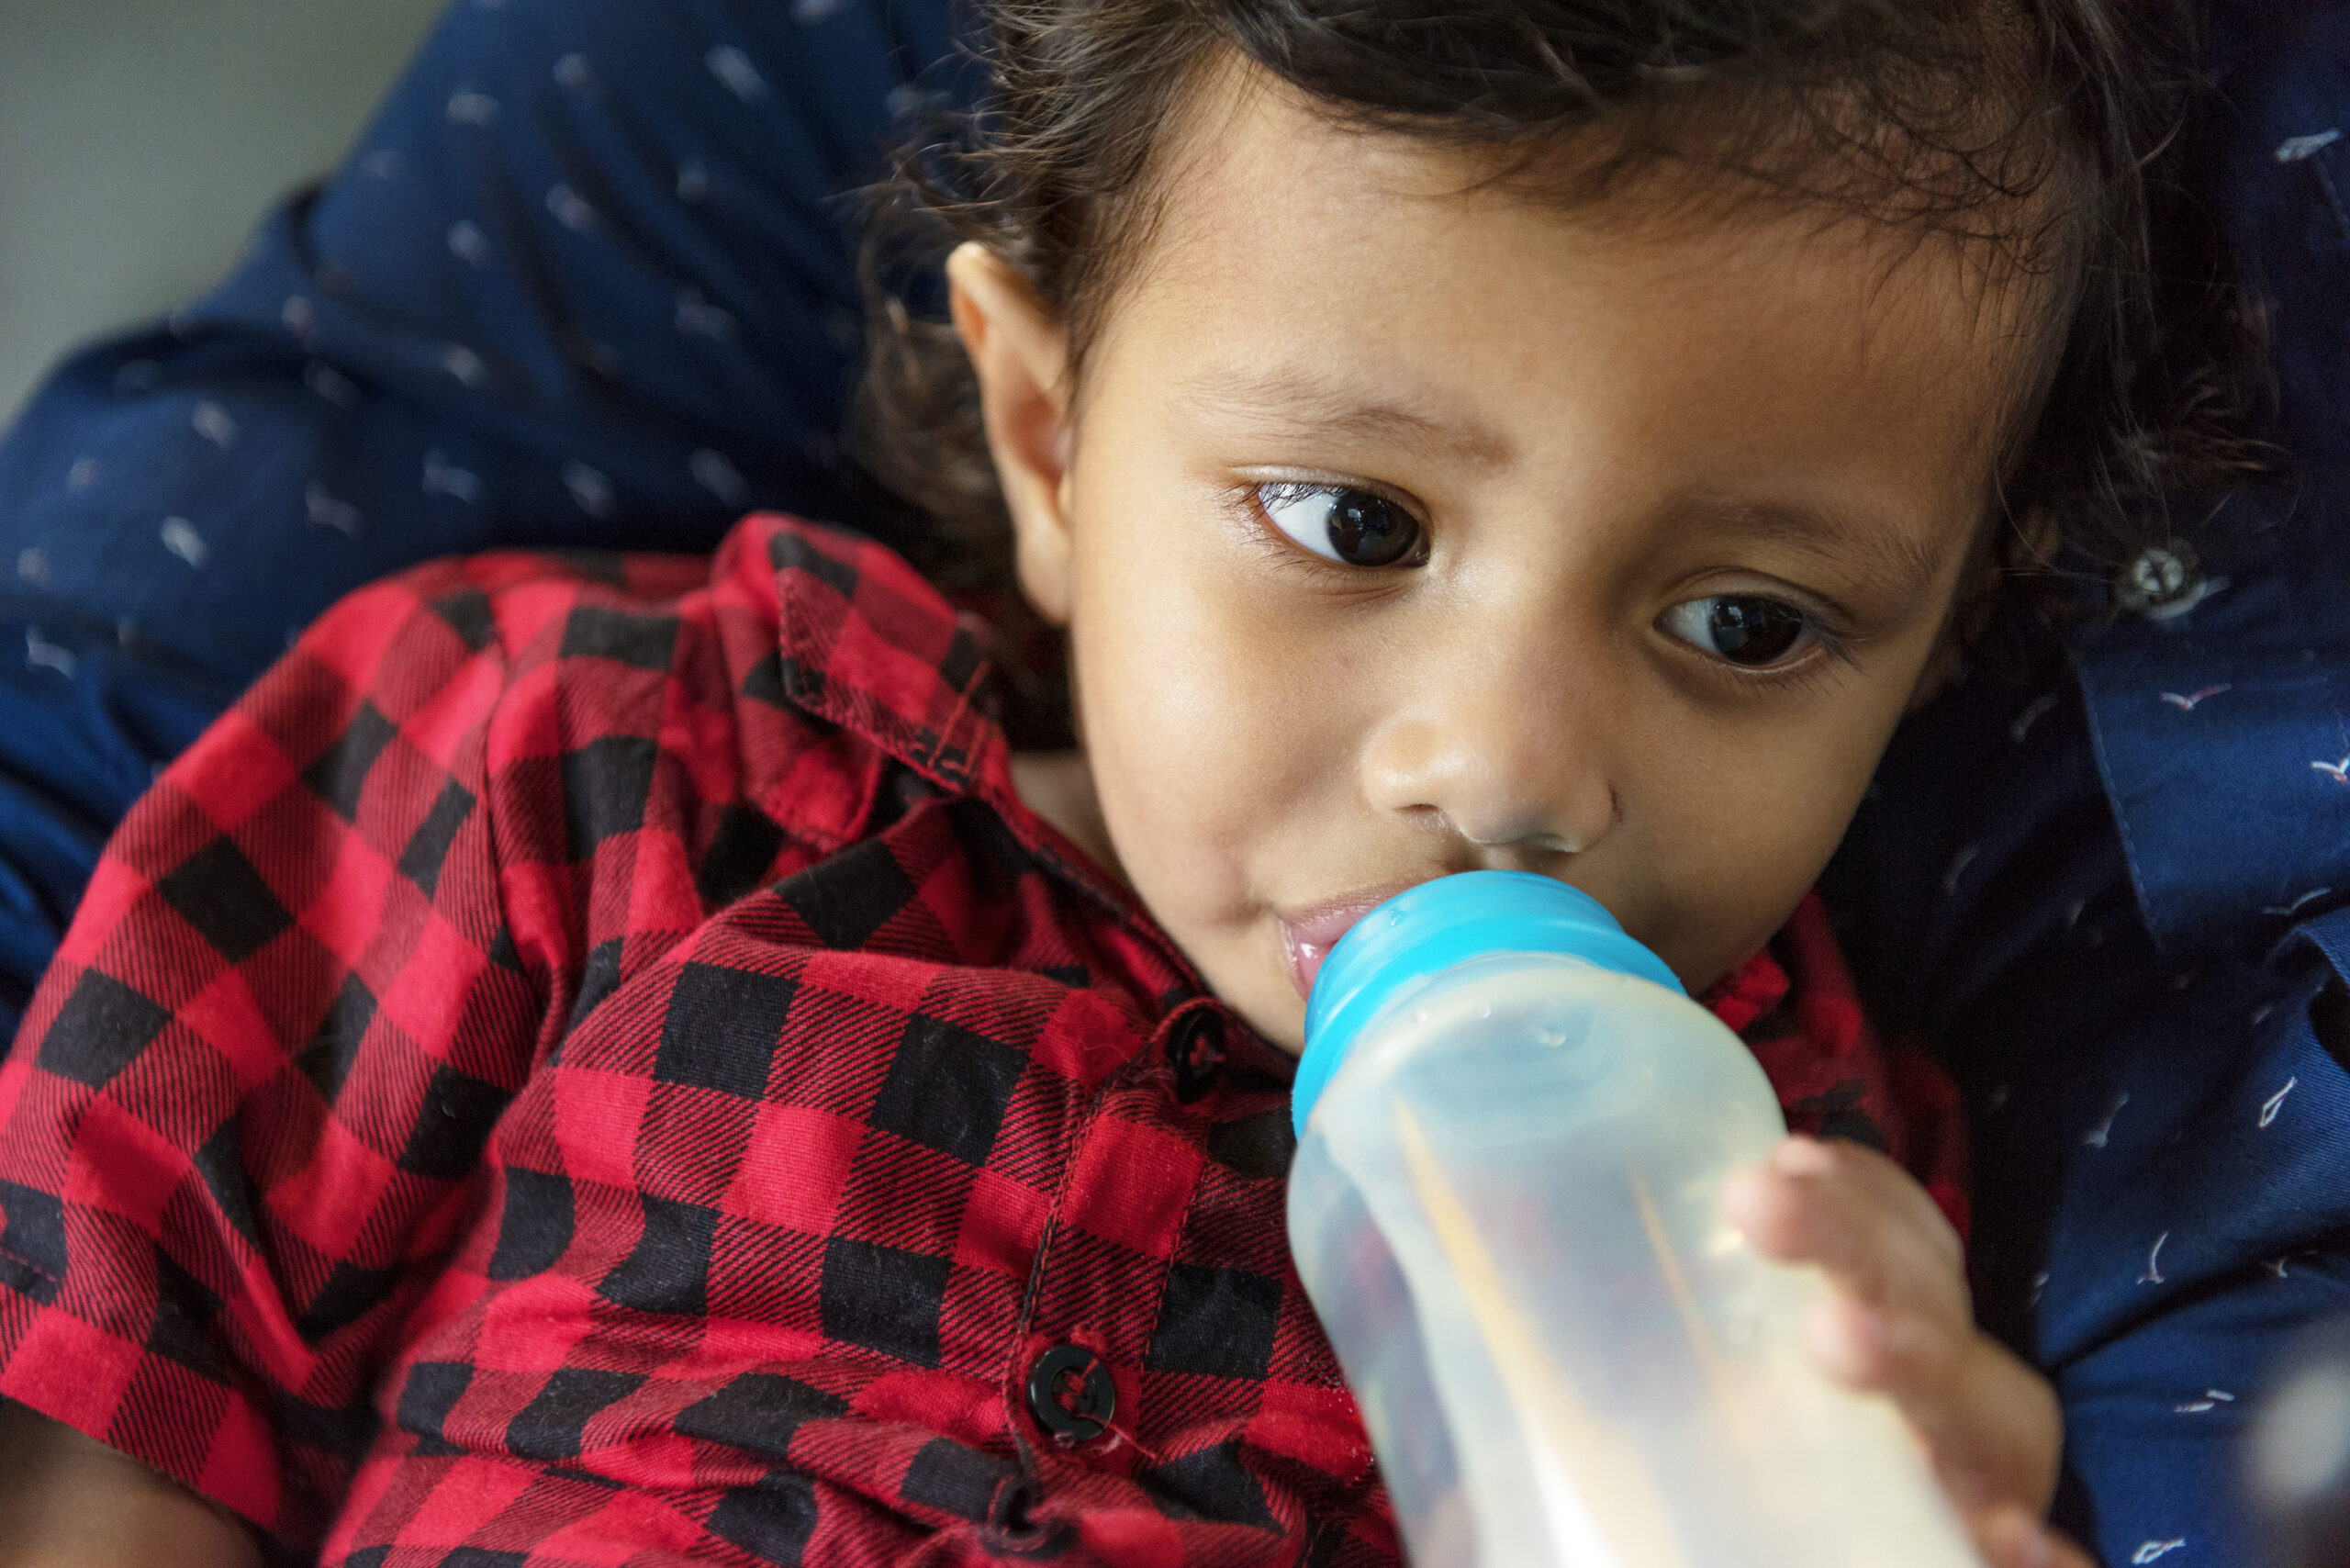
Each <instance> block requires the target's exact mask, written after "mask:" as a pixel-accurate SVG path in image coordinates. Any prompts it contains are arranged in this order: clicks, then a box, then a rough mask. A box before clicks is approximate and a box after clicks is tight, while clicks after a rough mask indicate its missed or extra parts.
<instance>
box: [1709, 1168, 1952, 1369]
mask: <svg viewBox="0 0 2350 1568" xmlns="http://www.w3.org/2000/svg"><path fill="white" fill-rule="evenodd" d="M1722 1211H1723V1214H1724V1216H1725V1217H1726V1218H1728V1219H1729V1222H1730V1223H1731V1224H1733V1225H1735V1226H1738V1227H1739V1229H1740V1231H1741V1232H1742V1233H1743V1234H1744V1235H1745V1236H1746V1238H1748V1240H1750V1241H1751V1242H1752V1243H1753V1245H1754V1247H1755V1249H1757V1250H1758V1251H1760V1252H1762V1254H1763V1256H1765V1257H1768V1258H1775V1259H1777V1260H1780V1261H1782V1262H1790V1263H1810V1264H1813V1265H1816V1266H1817V1267H1818V1268H1819V1269H1820V1270H1821V1271H1823V1272H1824V1273H1826V1274H1827V1276H1828V1277H1829V1280H1830V1282H1831V1283H1833V1284H1834V1285H1835V1286H1836V1287H1837V1288H1838V1289H1839V1290H1840V1291H1841V1292H1843V1293H1844V1294H1847V1295H1850V1296H1852V1298H1853V1299H1855V1300H1856V1301H1858V1302H1860V1303H1862V1304H1863V1305H1867V1306H1870V1307H1873V1308H1874V1309H1876V1310H1878V1311H1880V1312H1885V1313H1894V1314H1914V1313H1927V1314H1931V1315H1933V1316H1940V1317H1942V1318H1944V1319H1947V1320H1950V1321H1952V1322H1953V1324H1959V1325H1964V1324H1969V1323H1971V1322H1972V1308H1971V1306H1970V1305H1969V1303H1968V1301H1967V1297H1966V1288H1965V1282H1964V1273H1963V1271H1962V1265H1961V1255H1960V1247H1959V1241H1958V1238H1957V1236H1956V1235H1955V1233H1953V1231H1952V1230H1951V1227H1950V1225H1949V1222H1948V1221H1946V1220H1944V1219H1943V1218H1942V1212H1941V1211H1940V1210H1939V1209H1937V1208H1936V1207H1935V1206H1934V1203H1933V1200H1932V1199H1931V1198H1930V1197H1929V1196H1927V1195H1926V1193H1925V1191H1924V1189H1923V1188H1921V1187H1919V1185H1918V1184H1917V1183H1916V1182H1913V1181H1912V1180H1910V1178H1909V1177H1908V1174H1907V1173H1905V1172H1904V1171H1903V1170H1901V1168H1900V1167H1899V1166H1897V1165H1895V1164H1894V1163H1893V1162H1892V1161H1891V1160H1889V1159H1886V1158H1885V1157H1884V1156H1883V1155H1880V1154H1876V1153H1874V1152H1873V1151H1871V1150H1868V1149H1864V1148H1860V1147H1859V1146H1857V1145H1854V1144H1844V1143H1836V1144H1829V1143H1819V1142H1816V1141H1814V1140H1813V1139H1810V1138H1803V1137H1791V1138H1789V1139H1787V1140H1786V1141H1785V1143H1783V1144H1781V1145H1780V1146H1779V1147H1778V1148H1777V1149H1775V1150H1774V1152H1773V1154H1772V1156H1771V1158H1770V1159H1766V1160H1765V1161H1764V1162H1763V1163H1762V1165H1760V1166H1758V1167H1755V1168H1753V1169H1752V1170H1745V1171H1741V1172H1740V1173H1739V1174H1738V1175H1737V1176H1735V1177H1733V1178H1732V1179H1731V1181H1730V1182H1729V1186H1728V1188H1727V1190H1726V1191H1725V1192H1724V1193H1723V1199H1722Z"/></svg>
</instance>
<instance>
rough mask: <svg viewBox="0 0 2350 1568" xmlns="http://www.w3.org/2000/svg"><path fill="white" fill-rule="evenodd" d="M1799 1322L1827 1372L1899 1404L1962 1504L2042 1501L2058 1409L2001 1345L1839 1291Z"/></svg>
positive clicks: (2057, 1437) (2059, 1431)
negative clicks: (1888, 1311)
mask: <svg viewBox="0 0 2350 1568" xmlns="http://www.w3.org/2000/svg"><path fill="white" fill-rule="evenodd" d="M1806 1328H1807V1338H1808V1339H1809V1342H1810V1343H1809V1349H1810V1350H1811V1352H1812V1354H1813V1357H1814V1359H1815V1360H1816V1361H1818V1363H1819V1365H1820V1367H1821V1369H1822V1370H1823V1371H1825V1372H1828V1374H1829V1375H1830V1376H1831V1377H1833V1378H1835V1379H1836V1380H1838V1381H1839V1382H1841V1383H1845V1384H1847V1385H1848V1386H1851V1387H1854V1388H1861V1389H1866V1390H1868V1391H1870V1392H1872V1393H1876V1394H1884V1395H1886V1397H1887V1398H1890V1399H1891V1400H1892V1401H1893V1402H1894V1404H1895V1405H1896V1406H1898V1407H1899V1409H1900V1411H1901V1414H1902V1416H1903V1417H1904V1418H1905V1419H1907V1420H1908V1423H1909V1425H1910V1427H1911V1428H1912V1429H1913V1430H1915V1431H1916V1432H1917V1434H1918V1436H1919V1439H1921V1440H1922V1441H1923V1442H1924V1443H1925V1445H1926V1450H1927V1452H1928V1453H1929V1454H1930V1456H1931V1458H1932V1460H1933V1463H1934V1468H1935V1471H1936V1473H1938V1474H1940V1475H1941V1477H1942V1483H1943V1484H1944V1485H1945V1486H1946V1487H1947V1488H1948V1489H1949V1491H1950V1493H1951V1495H1952V1497H1953V1500H1954V1501H1956V1502H1957V1503H1958V1504H1959V1505H1960V1506H1963V1507H1965V1506H1975V1505H1977V1504H1986V1505H1987V1504H1993V1503H1999V1502H2012V1503H2021V1504H2024V1505H2027V1506H2031V1507H2032V1508H2034V1509H2038V1508H2041V1507H2044V1506H2046V1505H2047V1502H2048V1499H2049V1495H2050V1493H2051V1490H2052V1489H2053V1485H2054V1481H2055V1474H2056V1451H2057V1449H2058V1447H2059V1445H2060V1444H2061V1442H2062V1440H2063V1433H2064V1423H2063V1417H2062V1416H2061V1414H2060V1413H2059V1410H2058V1407H2057V1404H2056V1398H2055V1394H2054V1393H2053V1391H2052V1390H2051V1389H2050V1388H2049V1386H2048V1384H2047V1383H2045V1382H2044V1381H2042V1379H2041V1378H2040V1377H2038V1376H2037V1375H2035V1374H2034V1373H2033V1372H2032V1371H2031V1368H2029V1367H2027V1366H2026V1365H2024V1363H2023V1362H2022V1361H2019V1360H2017V1359H2016V1357H2015V1356H2014V1355H2013V1354H2012V1353H2011V1352H2009V1350H2007V1349H2006V1347H2004V1346H2002V1345H2000V1344H1999V1343H1998V1342H1997V1340H1994V1339H1992V1338H1990V1337H1989V1336H1987V1335H1985V1334H1980V1333H1977V1332H1976V1331H1975V1329H1974V1328H1973V1327H1970V1326H1964V1325H1961V1326H1956V1327H1953V1325H1952V1324H1951V1323H1950V1322H1948V1321H1947V1320H1945V1319H1942V1318H1936V1317H1925V1316H1887V1315H1882V1314H1879V1313H1876V1312H1874V1311H1873V1310H1872V1309H1870V1308H1868V1307H1865V1306H1863V1305H1859V1304H1858V1303H1855V1302H1853V1301H1852V1299H1851V1298H1849V1297H1843V1296H1831V1297H1830V1298H1829V1299H1827V1300H1826V1301H1823V1302H1821V1303H1820V1304H1819V1305H1818V1308H1816V1309H1815V1311H1814V1313H1813V1316H1812V1318H1811V1321H1810V1322H1809V1323H1808V1324H1807V1325H1806Z"/></svg>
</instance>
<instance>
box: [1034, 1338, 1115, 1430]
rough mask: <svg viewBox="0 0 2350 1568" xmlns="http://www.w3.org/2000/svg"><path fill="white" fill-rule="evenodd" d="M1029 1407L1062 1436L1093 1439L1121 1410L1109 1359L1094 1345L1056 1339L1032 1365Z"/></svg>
mask: <svg viewBox="0 0 2350 1568" xmlns="http://www.w3.org/2000/svg"><path fill="white" fill-rule="evenodd" d="M1028 1408H1029V1410H1030V1412H1031V1413H1033V1414H1034V1415H1035V1417H1036V1424H1037V1425H1038V1426H1040V1427H1042V1428H1045V1430H1046V1431H1047V1432H1050V1433H1051V1434H1052V1435H1053V1436H1054V1437H1055V1438H1057V1439H1059V1440H1060V1441H1062V1442H1065V1443H1086V1442H1091V1441H1092V1440H1093V1439H1096V1438H1098V1437H1100V1436H1101V1435H1102V1433H1104V1432H1106V1431H1108V1430H1109V1429H1110V1422H1111V1420H1112V1418H1113V1417H1115V1416H1116V1415H1117V1413H1118V1385H1117V1384H1116V1383H1114V1382H1113V1381H1112V1380H1111V1377H1110V1366H1109V1363H1108V1362H1107V1361H1103V1360H1102V1358H1101V1357H1100V1356H1098V1355H1096V1354H1095V1353H1094V1352H1092V1351H1091V1350H1086V1349H1085V1348H1084V1347H1083V1346H1081V1345H1056V1346H1054V1347H1053V1348H1052V1349H1051V1350H1046V1352H1045V1353H1044V1354H1043V1355H1041V1356H1039V1357H1037V1358H1036V1364H1035V1366H1033V1367H1031V1368H1030V1369H1029V1370H1028Z"/></svg>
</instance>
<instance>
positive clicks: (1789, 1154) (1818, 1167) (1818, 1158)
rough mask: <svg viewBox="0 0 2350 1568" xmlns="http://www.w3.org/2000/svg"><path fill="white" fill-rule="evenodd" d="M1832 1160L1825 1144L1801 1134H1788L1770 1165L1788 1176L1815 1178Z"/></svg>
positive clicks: (1832, 1156) (1831, 1155)
mask: <svg viewBox="0 0 2350 1568" xmlns="http://www.w3.org/2000/svg"><path fill="white" fill-rule="evenodd" d="M1834 1160H1835V1156H1834V1155H1833V1154H1832V1153H1831V1152H1830V1150H1829V1148H1828V1146H1827V1145H1826V1144H1824V1143H1821V1142H1820V1141H1818V1139H1817V1138H1807V1137H1804V1136H1803V1134H1801V1133H1790V1134H1788V1135H1787V1138H1786V1141H1785V1142H1784V1143H1782V1144H1780V1145H1779V1147H1778V1148H1777V1150H1776V1151H1775V1152H1774V1154H1773V1156H1772V1159H1771V1163H1772V1164H1774V1165H1775V1166H1777V1167H1778V1168H1779V1169H1780V1170H1784V1171H1785V1172H1786V1173H1787V1174H1788V1175H1790V1176H1816V1175H1818V1174H1819V1173H1820V1172H1822V1171H1824V1170H1827V1169H1828V1168H1829V1166H1830V1164H1832V1163H1833V1162H1834Z"/></svg>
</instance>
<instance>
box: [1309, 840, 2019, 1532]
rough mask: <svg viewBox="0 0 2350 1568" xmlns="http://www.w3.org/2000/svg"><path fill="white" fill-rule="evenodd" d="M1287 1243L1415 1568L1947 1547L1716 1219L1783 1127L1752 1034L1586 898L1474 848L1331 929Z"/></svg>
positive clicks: (1803, 1280)
mask: <svg viewBox="0 0 2350 1568" xmlns="http://www.w3.org/2000/svg"><path fill="white" fill-rule="evenodd" d="M1294 1114H1295V1116H1296V1121H1297V1127H1298V1133H1299V1137H1300V1142H1299V1146H1298V1151H1297V1159H1296V1163H1295V1165H1294V1167H1293V1168H1292V1171H1291V1176H1290V1188H1289V1233H1290V1246H1291V1249H1292V1251H1293V1252H1294V1253H1295V1254H1296V1258H1297V1266H1298V1271H1299V1273H1300V1274H1301V1275H1302V1276H1303V1278H1304V1282H1305V1288H1306V1292H1307V1294H1309V1295H1310V1296H1312V1298H1313V1301H1314V1305H1315V1310H1316V1311H1317V1312H1318V1313H1319V1314H1320V1316H1321V1318H1322V1322H1323V1324H1324V1325H1325V1327H1326V1328H1327V1329H1328V1331H1329V1335H1330V1339H1331V1342H1332V1344H1333V1346H1334V1347H1335V1348H1336V1350H1337V1354H1338V1360H1339V1362H1340V1364H1341V1365H1342V1366H1343V1367H1344V1368H1345V1371H1346V1374H1347V1381H1348V1383H1349V1384H1350V1385H1351V1386H1352V1388H1353V1390H1354V1393H1355V1396H1356V1399H1357V1401H1358V1402H1359V1404H1360V1406H1361V1408H1362V1413H1363V1417H1364V1420H1365V1422H1366V1423H1367V1424H1368V1426H1369V1428H1370V1430H1371V1441H1372V1443H1373V1445H1374V1446H1375V1447H1376V1448H1377V1450H1378V1452H1379V1457H1380V1463H1381V1467H1382V1472H1383V1473H1384V1475H1385V1478H1386V1482H1387V1486H1388V1491H1389V1495H1391V1497H1392V1498H1393V1502H1394V1506H1395V1513H1396V1518H1397V1521H1398V1523H1399V1524H1400V1526H1401V1527H1402V1529H1403V1534H1404V1543H1405V1546H1406V1549H1407V1550H1408V1551H1409V1553H1410V1555H1411V1557H1412V1560H1413V1561H1414V1562H1416V1564H1418V1565H1419V1568H1455V1565H1461V1568H1467V1565H1470V1564H1477V1565H1480V1568H1543V1565H1547V1564H1555V1565H1558V1568H1729V1565H1730V1564H1737V1565H1738V1568H1974V1565H1975V1564H1977V1562H1978V1559H1977V1558H1976V1557H1975V1554H1974V1552H1973V1551H1972V1549H1971V1548H1970V1547H1969V1546H1968V1545H1967V1543H1966V1540H1965V1538H1964V1534H1963V1532H1962V1531H1961V1530H1960V1529H1959V1527H1958V1524H1957V1521H1956V1519H1955V1518H1954V1517H1953V1514H1952V1513H1951V1511H1950V1509H1949V1507H1948V1506H1947V1504H1946V1503H1945V1502H1944V1500H1943V1498H1942V1493H1941V1490H1940V1488H1939V1487H1938V1486H1937V1484H1935V1482H1934V1479H1933V1476H1932V1474H1931V1473H1930V1470H1929V1468H1928V1466H1927V1463H1926V1461H1925V1457H1924V1455H1923V1454H1922V1453H1921V1451H1920V1450H1919V1447H1918V1444H1917V1442H1916V1441H1915V1439H1913V1438H1912V1437H1911V1436H1910V1434H1909V1431H1908V1428H1907V1427H1906V1426H1904V1425H1903V1423H1902V1421H1901V1419H1900V1417H1898V1415H1897V1413H1896V1412H1895V1410H1894V1409H1893V1407H1892V1406H1891V1405H1890V1404H1889V1403H1887V1402H1886V1401H1885V1400H1883V1399H1880V1398H1875V1397H1870V1396H1863V1395H1860V1394H1853V1393H1851V1392H1850V1391H1847V1390H1845V1389H1842V1388H1840V1387H1838V1386H1837V1385H1835V1384H1834V1383H1830V1381H1828V1379H1827V1378H1826V1377H1825V1376H1823V1375H1822V1374H1821V1373H1819V1372H1817V1371H1816V1370H1814V1368H1813V1367H1812V1365H1811V1364H1810V1362H1809V1361H1808V1360H1807V1357H1806V1355H1805V1352H1804V1350H1803V1348H1802V1345H1801V1343H1800V1341H1799V1324H1800V1320H1801V1318H1802V1316H1803V1315H1804V1312H1805V1309H1806V1307H1807V1305H1808V1304H1809V1303H1810V1302H1811V1301H1812V1300H1813V1299H1814V1298H1815V1296H1816V1295H1817V1294H1818V1292H1819V1291H1821V1290H1824V1289H1825V1288H1826V1287H1825V1285H1824V1284H1823V1283H1821V1282H1819V1280H1818V1276H1817V1275H1816V1274H1814V1273H1813V1272H1812V1271H1808V1270H1801V1269H1796V1268H1790V1267H1787V1266H1785V1265H1783V1264H1779V1263H1775V1262H1773V1261H1771V1260H1767V1259H1764V1258H1763V1257H1762V1256H1761V1255H1760V1254H1758V1253H1756V1252H1755V1251H1754V1250H1752V1249H1751V1248H1750V1247H1749V1246H1748V1245H1747V1244H1746V1242H1745V1241H1744V1240H1743V1239H1742V1238H1740V1236H1739V1234H1738V1233H1737V1232H1736V1231H1735V1230H1734V1229H1732V1228H1730V1227H1729V1226H1728V1225H1727V1224H1725V1222H1724V1221H1723V1219H1722V1218H1721V1216H1720V1214H1719V1212H1718V1204H1719V1200H1720V1196H1721V1188H1722V1182H1723V1179H1724V1178H1725V1177H1727V1176H1728V1175H1729V1173H1730V1172H1731V1171H1733V1170H1737V1169H1739V1168H1740V1167H1742V1166H1748V1165H1751V1164H1754V1163H1755V1162H1757V1161H1759V1160H1761V1159H1762V1158H1763V1157H1764V1156H1765V1155H1766V1154H1768V1153H1769V1152H1770V1150H1771V1148H1772V1147H1773V1145H1774V1144H1775V1143H1776V1142H1777V1141H1778V1140H1779V1139H1780V1138H1781V1137H1784V1136H1785V1132H1786V1125H1785V1122H1784V1120H1783V1119H1782V1118H1781V1116H1780V1114H1779V1106H1778V1101H1777V1099H1776V1097H1775V1096H1774V1094H1773V1093H1772V1091H1771V1086H1770V1083H1769V1081H1767V1080H1765V1079H1764V1077H1763V1075H1762V1069H1761V1067H1759V1066H1758V1065H1757V1064H1756V1063H1755V1061H1754V1058H1752V1056H1751V1055H1750V1054H1749V1053H1748V1051H1747V1049H1746V1047H1744V1046H1743V1045H1741V1044H1740V1042H1739V1039H1738V1037H1737V1036H1734V1035H1732V1034H1731V1033H1730V1032H1729V1030H1728V1029H1726V1028H1724V1027H1723V1026H1722V1025H1721V1024H1720V1023H1719V1022H1718V1021H1717V1020H1716V1019H1715V1018H1714V1017H1713V1016H1712V1015H1711V1014H1708V1013H1707V1012H1706V1010H1705V1009H1704V1008H1702V1007H1699V1006H1698V1005H1697V1004H1696V1003H1695V1002H1691V1001H1690V1000H1689V998H1688V997H1687V996H1686V995H1685V994H1684V992H1683V991H1682V989H1681V986H1680V984H1679V982H1678V981H1677V980H1675V979H1674V978H1673V971H1672V970H1671V969H1667V968H1666V967H1665V966H1664V963H1663V961H1662V959H1660V958H1657V956H1656V955H1655V954H1653V953H1651V952H1650V951H1649V950H1648V949H1647V948H1646V947H1644V946H1640V945H1639V943H1638V942H1635V941H1634V940H1632V938H1631V937H1629V936H1628V935H1625V934H1624V931H1623V928H1622V927H1621V926H1619V925H1617V924H1616V922H1615V920H1614V919H1613V918H1612V917H1611V916H1610V915H1609V914H1608V913H1607V912H1606V910H1605V909H1603V908H1601V907H1600V906H1599V904H1598V903H1597V902H1594V901H1593V900H1592V899H1591V898H1589V897H1588V896H1586V895H1584V894H1583V893H1581V892H1578V891H1576V890H1574V889H1572V888H1570V887H1568V886H1566V885H1565V884H1564V883H1562V882H1559V881H1555V880H1553V879H1550V878H1547V877H1537V876H1528V875H1526V874H1524V873H1521V872H1514V871H1478V872H1472V873H1469V874H1467V875H1463V876H1456V877H1446V878H1442V879H1438V880H1436V881H1433V882H1427V883H1425V884H1423V885H1421V886H1419V887H1416V888H1414V889H1412V890H1410V891H1408V892H1405V893H1404V894H1402V895H1401V896H1399V897H1397V898H1395V899H1393V900H1391V901H1390V902H1387V903H1385V904H1383V905H1382V906H1381V907H1380V908H1378V909H1376V910H1374V911H1372V912H1371V913H1370V914H1369V915H1366V916H1365V917H1364V918H1363V919H1362V920H1361V921H1360V923H1359V924H1357V925H1356V926H1355V927H1354V929H1353V930H1352V931H1350V932H1348V934H1347V935H1346V937H1345V938H1344V939H1343V940H1341V941H1340V942H1339V943H1338V944H1337V946H1336V947H1335V948H1334V949H1333V950H1332V952H1331V954H1330V957H1329V958H1328V959H1327V961H1326V963H1325V964H1324V965H1323V967H1322V969H1321V972H1320V974H1319V976H1318V977H1317V978H1316V979H1315V983H1314V989H1313V995H1312V997H1311V999H1310V1001H1309V1003H1308V1006H1307V1009H1306V1022H1305V1055H1304V1059H1303V1060H1302V1061H1301V1062H1300V1064H1299V1070H1298V1075H1297V1088H1296V1101H1295V1113H1294Z"/></svg>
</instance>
